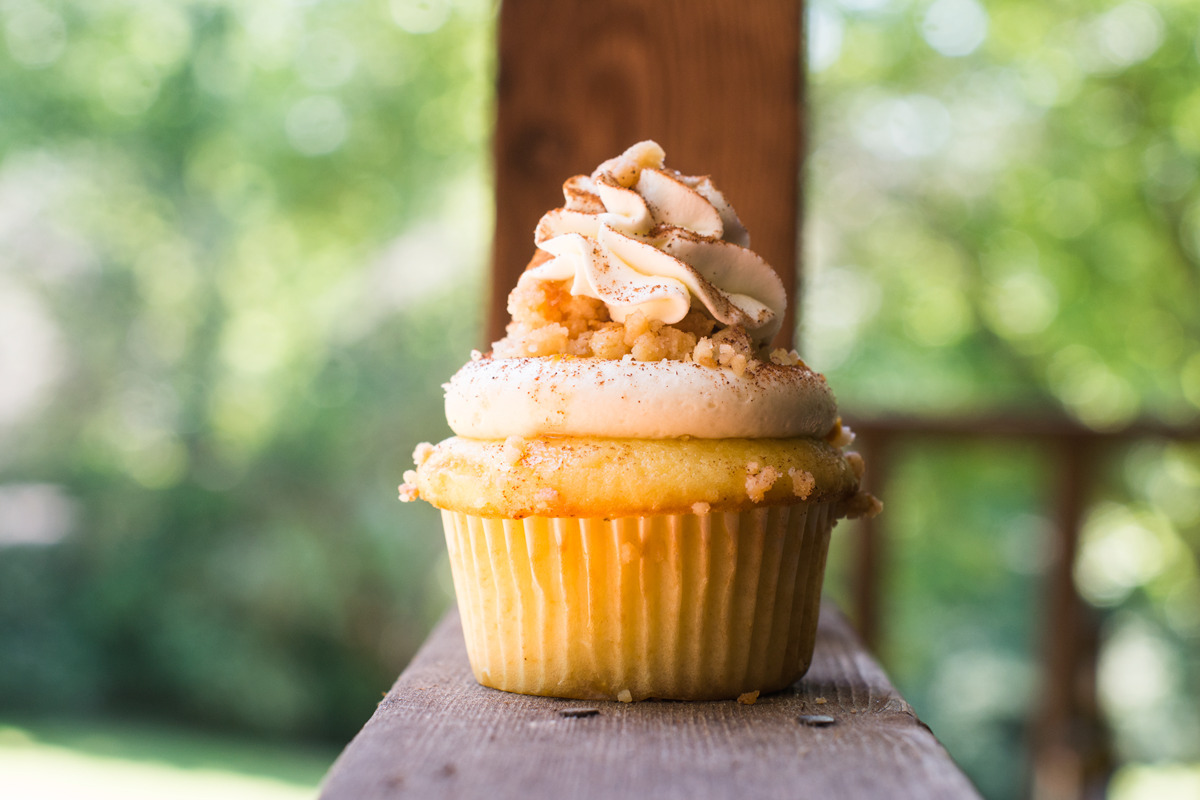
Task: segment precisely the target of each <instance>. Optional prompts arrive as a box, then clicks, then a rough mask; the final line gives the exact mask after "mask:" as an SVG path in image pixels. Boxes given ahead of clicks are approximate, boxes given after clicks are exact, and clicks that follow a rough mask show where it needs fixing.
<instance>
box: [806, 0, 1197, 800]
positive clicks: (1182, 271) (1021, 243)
mask: <svg viewBox="0 0 1200 800" xmlns="http://www.w3.org/2000/svg"><path fill="white" fill-rule="evenodd" d="M808 20H809V36H810V53H809V57H810V68H811V91H810V98H811V110H810V119H811V121H812V123H813V126H814V130H813V136H812V138H813V141H814V143H815V147H814V150H813V153H812V157H811V159H810V161H809V165H810V180H809V187H810V196H809V210H808V216H807V231H808V242H807V251H808V252H807V258H806V270H807V271H806V278H807V280H808V283H807V286H806V291H807V297H806V305H805V313H804V320H805V329H804V336H803V341H804V343H805V346H806V349H805V355H806V358H807V359H808V360H809V362H810V363H813V364H815V365H817V366H819V367H820V368H821V369H823V370H824V371H825V372H826V374H827V375H828V376H829V379H830V383H831V384H832V385H833V386H834V387H836V389H837V390H838V395H839V400H840V401H841V405H842V407H843V409H845V410H846V413H848V414H849V415H850V417H851V423H852V418H853V415H854V414H855V413H887V412H902V413H913V414H919V415H945V414H958V413H973V412H980V411H986V410H1005V411H1017V412H1021V413H1029V414H1036V413H1052V414H1064V413H1065V414H1066V415H1068V416H1070V417H1073V418H1074V419H1076V420H1078V421H1079V422H1081V423H1083V424H1084V425H1087V426H1090V427H1093V428H1096V429H1098V430H1108V429H1113V428H1118V427H1120V426H1122V425H1124V424H1126V423H1130V422H1132V421H1135V420H1137V419H1140V418H1150V419H1157V420H1161V421H1165V422H1174V423H1180V424H1187V423H1192V424H1194V422H1195V420H1196V419H1197V416H1198V415H1200V227H1198V224H1200V183H1198V182H1197V177H1198V174H1197V168H1198V167H1200V114H1198V113H1197V109H1200V105H1198V103H1200V94H1198V93H1197V89H1196V87H1197V86H1200V60H1198V59H1200V6H1197V5H1196V4H1195V3H1193V2H1188V1H1187V0H1174V1H1172V0H1167V1H1166V2H1157V3H1153V4H1151V3H1145V2H1139V1H1138V0H1132V1H1130V2H1119V1H1114V2H1091V1H1088V2H1084V1H1083V0H1057V1H1056V2H1048V3H1047V2H1026V1H1024V0H995V1H994V2H976V0H932V2H910V1H908V0H809V4H808ZM1097 468H1098V471H1099V475H1098V484H1097V485H1096V486H1095V487H1094V496H1093V497H1092V498H1090V499H1091V506H1090V509H1089V511H1088V512H1087V514H1086V518H1085V522H1084V529H1083V541H1082V544H1081V550H1080V559H1079V564H1078V568H1077V570H1076V583H1077V585H1078V587H1079V589H1080V591H1081V593H1082V594H1083V596H1084V597H1085V599H1087V600H1088V601H1089V602H1090V603H1091V604H1093V606H1094V608H1095V613H1096V614H1098V615H1099V616H1100V617H1101V619H1102V620H1103V623H1102V636H1103V642H1102V650H1101V658H1100V673H1099V697H1100V702H1101V704H1102V706H1103V709H1104V711H1105V713H1106V719H1107V722H1108V724H1109V726H1110V728H1111V730H1112V732H1113V735H1114V738H1115V743H1116V745H1117V755H1118V757H1119V758H1120V759H1121V760H1122V761H1124V762H1134V761H1141V762H1146V763H1151V764H1153V763H1157V762H1160V761H1164V760H1166V761H1176V762H1180V763H1192V764H1195V763H1200V711H1198V709H1200V567H1198V553H1200V447H1197V446H1196V445H1195V444H1193V445H1184V444H1179V443H1174V444H1172V443H1168V442H1161V441H1142V442H1138V443H1135V444H1132V445H1129V446H1125V445H1122V446H1119V447H1118V446H1114V447H1113V448H1111V449H1109V450H1108V451H1107V452H1104V453H1102V454H1101V457H1100V460H1099V463H1098V464H1097ZM1055 491H1056V473H1055V463H1054V455H1053V452H1052V451H1047V450H1044V449H1039V448H1038V447H1037V443H1036V442H1034V443H1032V444H1031V443H1027V442H1024V441H1022V442H1012V443H1005V442H996V441H994V440H979V441H965V442H961V443H957V444H955V443H947V442H944V441H943V442H937V443H934V442H929V443H916V444H910V445H906V446H903V447H901V448H899V451H898V452H897V454H896V457H895V463H894V464H893V465H892V470H891V477H890V480H889V482H888V485H887V487H886V497H885V498H884V502H885V505H886V512H885V515H884V517H883V518H882V522H883V524H884V525H885V526H886V528H887V530H888V531H889V533H890V538H889V546H888V548H887V551H886V556H885V557H886V559H887V565H888V567H887V585H886V586H885V587H884V588H883V596H884V598H885V600H884V602H885V620H884V625H883V628H884V636H885V642H884V644H883V653H882V655H883V657H884V661H885V663H887V665H888V666H889V667H891V669H892V672H893V677H894V678H895V679H896V681H897V683H898V685H899V686H900V688H901V690H902V691H903V692H904V694H905V696H906V697H907V698H908V699H909V700H910V701H911V702H913V704H914V705H915V706H916V708H917V709H918V711H919V712H920V713H921V715H922V717H923V718H924V719H925V720H926V721H928V722H929V723H930V724H931V726H932V727H933V729H934V730H935V731H936V732H937V733H939V734H940V735H941V736H942V738H943V741H944V742H945V743H946V744H947V746H948V747H949V749H950V751H951V753H952V754H953V755H954V756H955V757H956V758H957V759H958V760H959V761H960V763H962V764H963V765H964V767H965V768H966V769H967V771H968V772H969V773H970V774H971V776H972V777H973V778H974V779H975V780H976V782H977V783H978V784H979V786H980V788H981V789H982V790H983V791H984V793H985V795H986V796H988V797H1018V796H1023V789H1022V786H1023V784H1024V782H1025V781H1027V780H1028V774H1027V770H1028V767H1029V765H1028V763H1027V761H1026V759H1025V755H1024V753H1023V747H1024V745H1025V743H1026V741H1027V737H1028V733H1029V730H1028V725H1029V722H1028V712H1029V708H1030V704H1032V703H1036V702H1037V699H1038V696H1039V695H1038V693H1039V692H1040V691H1041V686H1040V684H1039V683H1038V680H1039V676H1038V672H1037V670H1038V666H1039V662H1038V659H1039V657H1040V653H1041V647H1042V638H1041V637H1042V636H1043V631H1042V630H1041V627H1040V619H1039V608H1040V605H1041V600H1042V597H1043V596H1044V592H1045V588H1044V582H1043V577H1044V568H1045V565H1046V563H1047V558H1048V553H1047V549H1046V548H1047V546H1048V545H1049V543H1050V538H1051V537H1050V531H1051V528H1052V525H1053V519H1052V517H1053V512H1052V504H1053V502H1054V493H1055ZM837 538H839V537H835V539H837ZM841 538H842V539H843V541H844V540H845V539H844V537H841ZM835 557H836V559H837V560H836V561H835V563H836V564H837V567H838V568H837V569H835V570H834V579H833V582H832V583H833V589H834V591H835V592H837V591H839V584H840V583H842V582H844V581H845V580H846V578H845V574H846V564H845V561H846V554H845V553H841V552H838V553H835ZM1119 784H1120V785H1121V786H1124V787H1125V789H1123V790H1122V791H1126V792H1128V793H1127V794H1125V795H1124V796H1146V795H1136V793H1134V791H1133V790H1132V789H1129V786H1131V785H1132V784H1131V783H1130V782H1129V781H1122V782H1119ZM1188 785H1189V786H1190V785H1192V784H1188ZM1186 792H1187V790H1184V793H1183V794H1181V795H1179V796H1190V795H1188V794H1187V793H1186ZM1149 796H1153V795H1149ZM1159 796H1167V795H1162V794H1160V795H1159Z"/></svg>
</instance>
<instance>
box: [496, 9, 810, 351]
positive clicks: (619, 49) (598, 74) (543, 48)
mask: <svg viewBox="0 0 1200 800" xmlns="http://www.w3.org/2000/svg"><path fill="white" fill-rule="evenodd" d="M801 5H802V3H801V0H772V2H758V1H757V0H756V1H755V2H747V3H730V2H727V1H726V0H657V1H656V2H653V3H647V2H643V1H642V0H606V1H605V2H602V3H588V2H562V0H505V2H504V3H502V4H501V6H500V44H499V64H498V81H497V83H498V86H497V95H498V96H497V112H496V129H495V134H494V148H495V180H496V232H495V239H494V245H493V259H492V262H493V269H492V280H493V286H492V303H491V309H492V314H491V320H490V324H489V331H488V333H489V339H488V341H494V340H495V339H497V338H499V337H500V336H501V335H503V328H504V324H505V323H506V322H507V321H508V316H507V314H505V312H504V308H505V298H506V297H507V295H508V292H509V290H511V289H512V287H513V286H514V285H515V284H516V281H517V277H518V276H519V275H520V273H521V271H522V270H523V269H524V268H525V265H526V263H527V262H528V261H529V258H530V257H531V256H532V255H533V252H534V247H533V229H534V226H535V225H536V224H537V221H538V219H539V218H540V217H541V215H542V214H543V213H545V212H546V211H547V210H548V209H551V208H554V207H556V206H558V205H561V204H562V183H563V181H564V180H566V179H567V178H568V177H570V176H572V175H577V174H580V173H588V172H591V170H592V169H593V168H594V167H595V166H596V165H597V164H599V163H600V162H601V161H603V160H604V159H606V158H609V157H611V156H614V155H617V154H618V153H620V152H621V151H622V150H624V149H625V148H626V147H628V146H629V145H631V144H633V143H634V142H637V141H640V140H642V139H655V140H657V141H658V142H659V144H661V145H662V146H663V147H664V148H665V149H666V151H667V166H669V167H672V168H675V169H678V170H681V171H683V172H686V173H689V174H711V175H712V176H713V180H714V182H715V183H716V184H717V186H718V187H720V188H721V189H722V191H724V193H725V195H726V197H727V198H728V199H729V201H730V202H731V203H732V204H733V206H734V208H736V209H737V211H738V214H739V216H740V217H741V219H742V221H743V222H744V223H745V224H746V227H747V228H748V229H749V230H750V235H751V237H752V244H753V245H754V249H755V250H756V251H757V252H758V253H759V254H760V255H761V256H762V257H763V258H765V259H766V260H767V262H768V263H769V264H771V265H772V266H773V267H775V269H776V271H777V272H779V274H780V277H781V278H782V279H783V281H784V285H785V286H787V287H788V293H789V296H791V297H792V299H793V300H794V299H795V298H794V294H793V289H794V287H795V286H796V250H797V225H798V221H799V216H800V213H799V210H800V160H801V154H802V153H803V151H804V141H803V129H802V126H801V116H802V108H803V104H802V99H803V98H802V90H803V83H802V81H801V35H800V34H801V30H800V29H801ZM794 307H795V303H794V302H793V303H791V304H790V305H789V309H788V314H789V316H788V317H787V319H786V320H785V321H784V327H783V332H782V333H781V337H787V339H788V340H789V341H790V337H791V333H792V328H793V322H792V319H793V318H792V316H791V314H792V312H793V309H794Z"/></svg>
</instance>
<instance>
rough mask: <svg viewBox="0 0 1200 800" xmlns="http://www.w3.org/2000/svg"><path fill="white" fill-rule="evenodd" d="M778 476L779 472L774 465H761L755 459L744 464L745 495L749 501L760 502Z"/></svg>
mask: <svg viewBox="0 0 1200 800" xmlns="http://www.w3.org/2000/svg"><path fill="white" fill-rule="evenodd" d="M779 478H780V472H779V470H777V469H775V467H772V466H770V465H767V466H766V467H762V466H760V465H759V463H758V462H757V461H751V462H750V463H749V464H747V465H746V496H747V497H749V498H750V500H751V502H754V503H761V502H762V501H763V498H764V497H766V496H767V492H769V491H770V490H771V487H772V486H774V485H775V481H777V480H779Z"/></svg>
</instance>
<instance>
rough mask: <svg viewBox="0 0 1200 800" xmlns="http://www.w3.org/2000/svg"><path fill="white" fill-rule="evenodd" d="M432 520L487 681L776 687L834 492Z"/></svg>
mask: <svg viewBox="0 0 1200 800" xmlns="http://www.w3.org/2000/svg"><path fill="white" fill-rule="evenodd" d="M442 519H443V522H444V524H445V529H446V542H447V545H448V548H449V551H450V564H451V569H452V572H453V575H454V589H455V593H456V595H457V597H458V607H459V611H460V613H461V616H462V624H463V633H464V635H465V637H466V643H467V653H468V655H469V657H470V660H471V667H472V669H473V670H474V672H475V677H476V679H477V680H478V681H479V682H480V683H482V684H483V685H485V686H491V687H493V688H496V689H503V690H505V691H510V692H519V693H522V694H536V695H548V696H553V697H573V698H581V699H592V700H602V699H608V700H615V699H621V700H631V699H632V700H641V699H645V698H649V697H655V698H664V699H677V700H717V699H731V698H735V697H737V696H739V695H741V694H743V693H746V692H751V691H754V690H759V691H762V692H769V691H774V690H778V689H782V688H784V687H785V686H787V685H789V684H791V683H792V682H793V681H795V680H797V679H798V678H799V677H800V676H801V675H803V674H804V672H805V670H807V669H808V665H809V662H810V661H811V659H812V651H813V643H814V641H815V638H816V630H817V614H818V611H819V605H820V596H821V583H822V580H823V577H824V572H825V556H826V553H827V551H828V547H829V533H830V529H831V528H832V527H833V522H834V517H833V514H832V509H831V504H830V503H818V504H799V505H791V506H786V505H785V506H770V507H765V508H758V509H754V510H751V511H743V512H728V513H709V514H677V515H656V516H646V517H621V518H616V519H611V520H605V519H598V518H596V519H589V518H546V517H527V518H525V519H520V520H512V519H490V518H484V517H476V516H472V515H469V514H462V513H458V512H452V511H443V512H442ZM626 692H627V693H628V694H626Z"/></svg>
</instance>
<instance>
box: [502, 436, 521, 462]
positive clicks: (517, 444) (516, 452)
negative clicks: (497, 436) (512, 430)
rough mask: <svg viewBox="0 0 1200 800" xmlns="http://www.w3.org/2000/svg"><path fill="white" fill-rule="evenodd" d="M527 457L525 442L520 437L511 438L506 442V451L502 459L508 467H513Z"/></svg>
mask: <svg viewBox="0 0 1200 800" xmlns="http://www.w3.org/2000/svg"><path fill="white" fill-rule="evenodd" d="M524 455H525V440H524V439H523V438H521V437H520V436H510V437H508V438H507V439H505V440H504V450H503V451H502V452H501V457H502V458H503V459H504V463H505V464H507V465H508V466H510V467H511V466H513V465H514V464H516V463H517V462H518V461H520V460H521V458H522V457H523V456H524Z"/></svg>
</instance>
